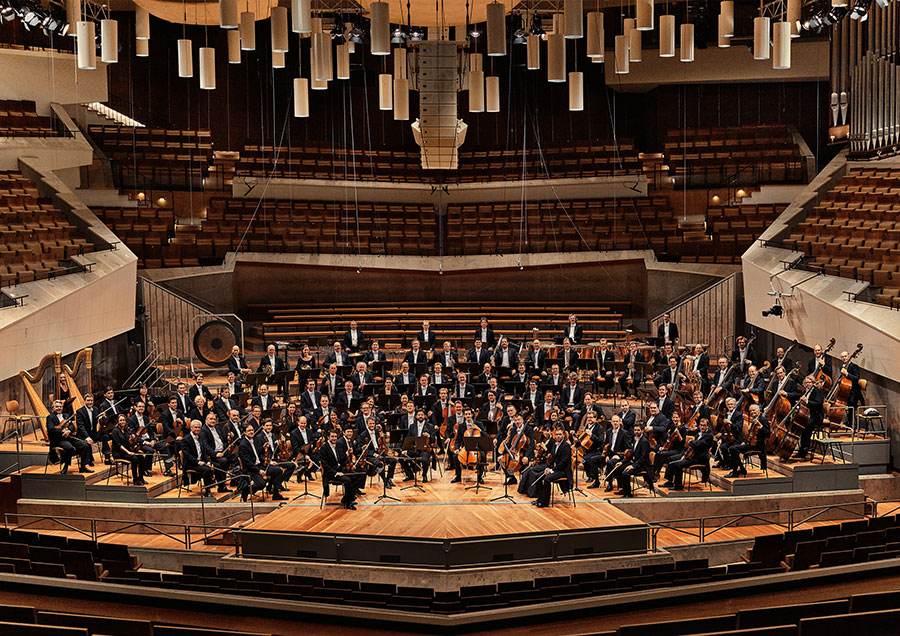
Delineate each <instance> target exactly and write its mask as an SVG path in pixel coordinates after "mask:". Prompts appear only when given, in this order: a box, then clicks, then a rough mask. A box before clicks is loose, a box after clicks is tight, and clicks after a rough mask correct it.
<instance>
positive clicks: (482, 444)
mask: <svg viewBox="0 0 900 636" xmlns="http://www.w3.org/2000/svg"><path fill="white" fill-rule="evenodd" d="M463 446H465V449H466V451H467V452H470V453H471V452H473V451H474V452H478V453H480V455H479V456H480V457H484V461H477V462H475V485H474V486H466V490H474V491H475V494H476V495H477V494H478V490H479V489H483V490H493V488H491V487H490V486H484V485H482V484H481V482H480V481H479V479H478V466H479V465H483V466H484V467H485V472H487V456H488V453H490V452H491V450H492V446H493V443H492V442H491V438H490V437H488V436H487V435H480V436H478V437H463Z"/></svg>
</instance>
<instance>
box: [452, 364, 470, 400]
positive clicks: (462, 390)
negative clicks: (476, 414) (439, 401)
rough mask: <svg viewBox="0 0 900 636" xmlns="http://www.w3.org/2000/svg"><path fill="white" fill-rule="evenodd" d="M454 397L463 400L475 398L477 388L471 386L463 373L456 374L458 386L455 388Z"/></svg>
mask: <svg viewBox="0 0 900 636" xmlns="http://www.w3.org/2000/svg"><path fill="white" fill-rule="evenodd" d="M453 397H454V398H460V399H463V400H465V399H471V398H474V397H475V387H473V386H472V385H471V384H469V380H468V378H467V377H466V374H465V373H463V372H462V371H460V372H459V373H458V374H456V386H455V387H454V388H453Z"/></svg>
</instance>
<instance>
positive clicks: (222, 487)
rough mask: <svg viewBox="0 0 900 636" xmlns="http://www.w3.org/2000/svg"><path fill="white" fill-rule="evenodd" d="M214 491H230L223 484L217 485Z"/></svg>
mask: <svg viewBox="0 0 900 636" xmlns="http://www.w3.org/2000/svg"><path fill="white" fill-rule="evenodd" d="M216 492H231V490H229V489H228V488H226V487H225V486H219V487H218V488H217V489H216Z"/></svg>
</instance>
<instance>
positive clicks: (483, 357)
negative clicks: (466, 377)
mask: <svg viewBox="0 0 900 636" xmlns="http://www.w3.org/2000/svg"><path fill="white" fill-rule="evenodd" d="M483 344H484V341H483V340H481V339H480V338H475V346H474V348H472V349H469V352H468V353H467V354H466V362H475V363H477V364H480V365H482V366H483V365H485V364H488V363H490V361H491V352H490V351H488V350H487V349H485V348H484V347H483V346H482V345H483Z"/></svg>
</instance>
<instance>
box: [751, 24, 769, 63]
mask: <svg viewBox="0 0 900 636" xmlns="http://www.w3.org/2000/svg"><path fill="white" fill-rule="evenodd" d="M753 59H754V60H768V59H769V18H766V17H762V16H760V17H758V18H753Z"/></svg>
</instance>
